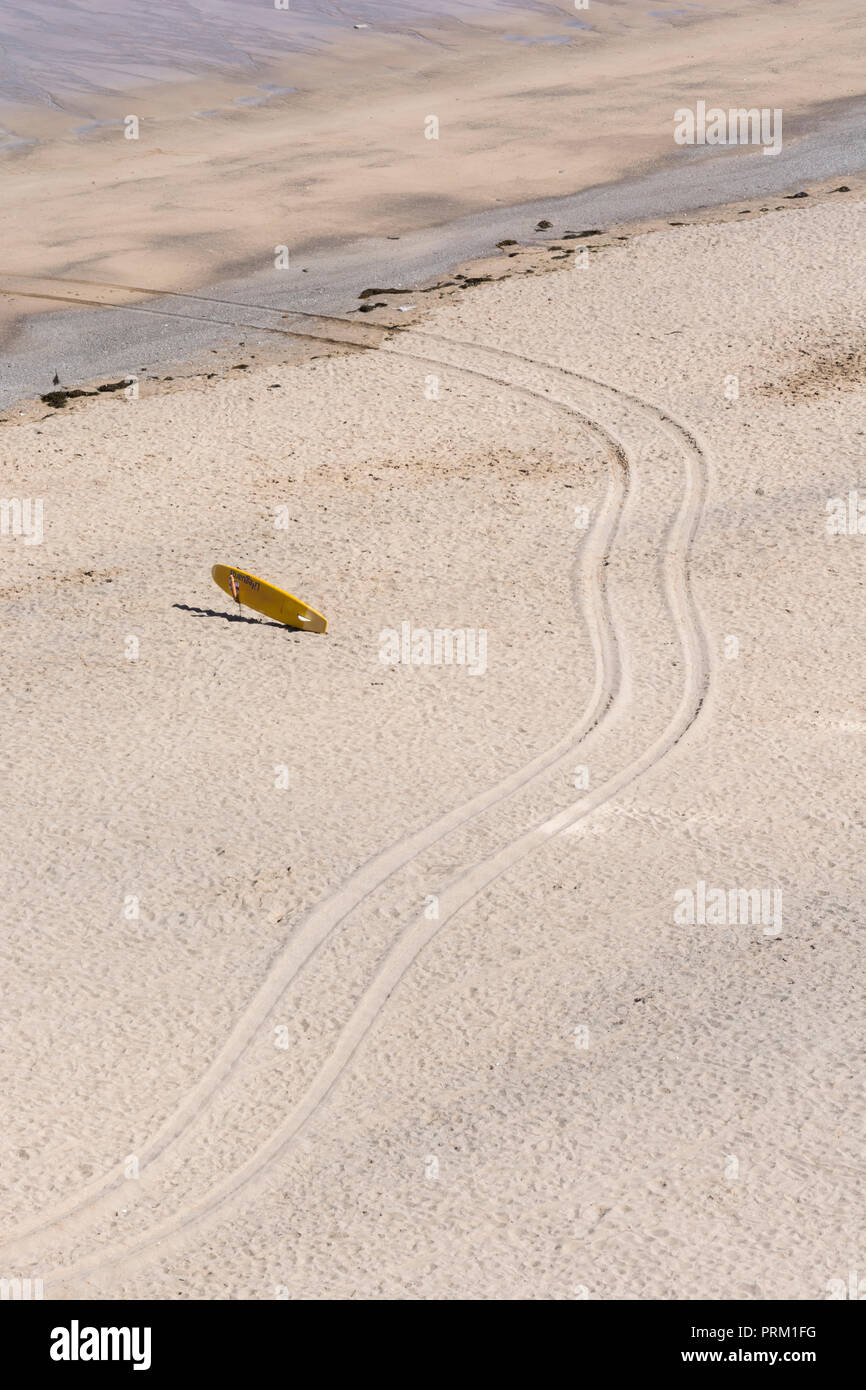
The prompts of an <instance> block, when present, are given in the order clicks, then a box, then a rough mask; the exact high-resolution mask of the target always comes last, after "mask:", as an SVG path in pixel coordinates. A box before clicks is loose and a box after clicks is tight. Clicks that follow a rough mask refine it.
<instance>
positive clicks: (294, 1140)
mask: <svg viewBox="0 0 866 1390" xmlns="http://www.w3.org/2000/svg"><path fill="white" fill-rule="evenodd" d="M864 272H866V252H864V214H863V204H862V202H861V201H860V200H859V198H858V199H854V198H853V197H848V198H846V197H845V196H844V195H841V196H839V197H837V198H836V199H835V200H834V199H833V198H830V199H828V200H827V201H825V202H821V203H818V204H816V205H814V206H810V207H808V208H805V209H804V208H802V207H800V206H796V205H795V206H794V207H792V209H791V210H790V211H789V210H787V209H786V210H785V211H783V212H779V213H771V214H768V215H766V216H764V217H761V218H759V219H755V220H750V221H748V222H746V223H744V224H741V225H731V224H727V225H724V226H713V225H706V226H694V227H689V228H682V229H670V230H667V231H660V232H655V233H653V234H652V235H648V236H645V237H640V238H637V239H634V240H632V241H629V242H627V243H623V244H621V245H619V246H614V247H612V248H610V249H607V250H602V251H600V252H598V253H597V254H596V255H595V256H594V257H593V258H592V260H591V264H590V268H589V269H588V270H586V271H577V270H572V269H570V268H565V269H563V270H561V271H560V272H559V273H556V274H546V275H539V276H532V277H526V278H518V279H513V280H509V281H507V282H505V283H502V284H500V285H486V286H481V287H479V288H478V289H476V290H474V291H472V292H471V293H469V294H466V295H464V297H463V298H462V300H461V301H460V302H459V304H456V305H443V306H441V307H438V308H436V309H434V310H433V311H432V312H431V313H430V314H429V316H428V317H427V319H426V321H425V322H424V323H423V324H419V325H416V326H413V327H412V328H411V329H410V331H409V332H407V333H405V334H400V335H398V336H396V337H395V338H393V339H392V340H391V341H390V342H389V343H387V344H385V345H384V346H383V347H382V349H381V350H380V351H378V352H371V353H367V354H363V355H354V356H350V357H343V358H335V359H332V360H327V361H316V362H312V363H308V364H307V365H302V366H286V367H279V366H277V367H275V366H269V367H267V368H263V369H257V370H250V371H248V372H245V373H243V374H240V373H235V374H233V375H232V376H231V378H227V379H221V380H218V381H214V382H212V383H209V384H208V385H207V386H206V387H204V386H199V385H194V386H190V387H187V388H184V389H183V390H180V391H178V392H176V393H175V394H171V395H164V396H152V397H148V398H142V399H140V400H138V401H135V402H132V401H125V400H123V399H122V398H121V397H117V396H115V397H111V398H109V399H101V400H99V401H98V402H92V401H85V402H81V403H78V404H76V405H74V406H72V407H70V408H69V409H67V410H66V411H63V412H59V413H57V414H55V415H52V416H50V417H49V418H47V419H45V420H43V421H41V422H33V423H27V424H22V425H20V426H17V427H15V428H12V427H8V428H7V429H6V430H5V432H4V435H3V439H4V444H5V450H4V454H5V461H4V470H3V487H4V491H5V493H7V494H8V495H10V496H41V497H44V499H45V541H44V543H43V544H42V545H34V546H29V547H27V546H25V545H24V544H23V542H22V540H20V539H18V540H13V539H12V538H9V537H6V538H4V539H3V540H2V542H0V544H2V547H3V555H4V559H5V560H6V566H7V568H6V575H5V578H4V580H3V597H4V598H5V599H6V600H7V603H6V606H5V611H6V615H7V634H6V639H5V644H4V647H5V651H4V658H5V661H4V664H5V667H6V679H7V682H8V686H9V689H10V693H11V699H10V701H9V702H8V705H7V709H8V710H9V713H7V717H6V719H5V720H4V730H3V733H4V744H5V755H4V763H5V769H4V770H5V771H6V778H5V784H6V787H7V823H6V828H5V832H4V837H5V848H6V851H7V861H8V864H9V865H10V874H9V882H8V885H7V889H6V907H7V918H8V923H9V925H8V929H7V957H8V959H7V963H6V968H5V974H6V987H5V996H6V1003H7V1009H6V1012H7V1015H8V1020H7V1028H6V1044H7V1045H6V1047H5V1048H4V1052H3V1061H2V1066H3V1076H2V1086H0V1093H2V1095H3V1098H4V1099H3V1105H4V1108H5V1111H6V1114H5V1116H4V1122H3V1125H2V1145H3V1153H2V1162H0V1168H2V1172H3V1174H4V1177H5V1181H6V1184H7V1186H6V1190H5V1196H4V1201H3V1208H4V1229H5V1231H6V1232H7V1233H8V1237H9V1241H8V1244H7V1246H6V1247H5V1249H4V1253H3V1261H2V1263H3V1268H2V1273H3V1274H4V1275H7V1276H8V1275H10V1274H16V1273H17V1274H32V1275H36V1276H41V1277H43V1278H45V1280H46V1293H47V1294H48V1296H52V1295H56V1296H59V1297H62V1296H70V1295H75V1296H84V1297H99V1298H103V1297H118V1296H134V1297H140V1298H146V1297H156V1298H175V1297H206V1298H232V1297H239V1298H273V1297H274V1296H284V1295H285V1294H286V1293H287V1295H288V1296H289V1297H291V1298H313V1297H317V1298H318V1297H327V1298H347V1297H356V1298H382V1297H386V1298H460V1297H470V1298H554V1299H559V1298H574V1297H582V1296H584V1292H585V1294H587V1295H588V1296H589V1297H591V1298H628V1297H635V1296H639V1297H645V1298H677V1299H701V1298H710V1297H719V1298H731V1299H732V1298H759V1297H760V1298H786V1299H787V1298H815V1297H818V1298H820V1297H823V1296H824V1293H825V1288H826V1284H827V1281H828V1280H829V1279H831V1278H835V1277H841V1278H843V1279H844V1278H847V1275H848V1271H849V1270H850V1269H853V1268H857V1267H858V1263H857V1262H858V1257H859V1254H860V1252H861V1251H862V1238H863V1234H862V1227H861V1224H860V1223H861V1222H862V1215H861V1213H862V1201H861V1200H860V1197H859V1195H858V1191H857V1188H856V1185H855V1182H854V1177H853V1174H854V1165H855V1163H856V1160H857V1151H858V1139H857V1137H856V1136H857V1133H858V1131H859V1122H858V1119H857V1117H858V1116H859V1115H860V1114H861V1113H862V1102H863V1097H862V1069H861V1068H860V1067H859V1060H858V1059H859V1057H860V1056H861V1055H862V1037H861V1036H860V1026H861V1024H862V1017H863V1012H862V952H861V946H860V942H861V934H862V927H863V907H862V840H861V839H860V838H859V836H858V835H857V833H856V832H857V831H858V830H859V828H860V822H861V821H862V813H861V810H860V808H861V805H862V796H861V787H860V783H861V781H862V766H863V758H862V741H863V734H864V731H866V708H864V699H866V690H864V662H863V658H862V613H863V588H862V586H863V577H862V576H863V554H864V546H866V538H864V537H863V536H836V537H830V536H828V534H827V531H826V525H825V521H826V501H827V499H828V498H831V497H836V496H843V497H845V496H847V494H848V493H849V491H850V490H852V489H855V488H858V487H859V489H860V492H861V495H862V496H864V497H866V478H864V474H863V440H864V430H866V414H864V387H863V370H862V366H863V358H862V313H863V305H862V286H863V283H864ZM530 278H531V280H532V283H530ZM444 340H450V342H446V341H444ZM454 342H460V343H462V342H471V343H473V344H480V345H481V346H480V347H475V346H473V347H464V346H453V345H452V344H453V343H454ZM858 353H859V354H860V355H859V358H858V357H857V354H858ZM509 354H519V355H520V356H519V358H518V357H513V356H510V355H509ZM525 358H528V359H531V361H530V362H526V361H525V360H523V359H525ZM545 362H550V363H555V364H557V365H558V366H559V367H560V368H562V370H561V371H556V370H553V369H551V368H549V367H545V366H542V365H539V364H541V363H545ZM431 375H435V376H436V377H438V381H439V399H438V400H428V399H426V398H425V382H426V379H427V378H428V377H429V376H431ZM731 375H734V376H736V377H737V378H738V380H739V399H738V400H736V401H731V400H726V399H725V395H724V379H725V378H726V377H728V376H731ZM491 377H493V378H495V380H491V379H490V378H491ZM587 377H591V378H597V379H598V380H600V381H602V382H605V383H608V386H607V387H606V388H600V387H596V386H594V385H592V384H591V383H588V381H587ZM274 384H278V385H279V389H271V388H272V386H273V385H274ZM427 384H428V387H429V383H427ZM518 388H522V389H518ZM545 397H550V398H551V399H545ZM554 402H555V403H554ZM575 412H577V413H575ZM284 504H285V505H287V507H288V513H289V518H290V519H289V522H288V528H287V529H285V530H281V529H278V528H276V527H275V526H274V515H275V512H276V509H277V508H278V507H280V506H281V505H284ZM583 506H586V507H588V508H589V510H590V523H591V524H590V529H589V530H588V531H586V532H581V531H580V530H577V529H575V516H576V513H575V508H576V507H583ZM693 530H694V536H693V537H692V531H693ZM217 560H220V561H227V562H234V563H237V564H239V565H242V566H245V567H246V568H248V569H250V570H252V571H253V572H254V573H259V574H262V575H264V576H265V577H267V578H269V579H272V580H273V581H274V582H277V583H282V584H284V585H285V586H286V587H288V588H289V589H291V590H292V591H293V592H296V593H298V594H300V595H301V596H302V597H303V598H304V599H305V600H307V601H308V602H310V603H312V604H313V605H315V606H316V607H317V608H321V609H322V611H324V612H325V613H326V614H327V615H328V616H329V618H330V620H331V629H330V631H329V633H328V635H327V636H326V637H323V638H314V637H309V636H308V637H304V636H301V635H293V634H288V633H287V632H285V631H284V630H280V629H277V628H275V627H271V626H267V625H259V624H252V623H249V624H248V623H238V622H230V621H226V619H225V618H224V617H223V616H219V615H221V614H226V613H229V612H230V609H231V605H230V604H229V603H228V602H227V601H226V600H225V599H224V596H223V595H221V594H220V593H219V591H218V590H217V589H216V588H215V586H214V585H213V584H212V583H211V581H210V577H209V570H210V566H211V564H212V563H214V562H215V561H217ZM196 610H204V612H202V611H196ZM403 620H408V621H410V622H411V623H412V624H413V626H415V627H417V628H421V627H424V628H431V629H432V628H445V627H457V626H459V627H468V628H474V629H479V630H481V629H483V630H485V631H486V633H487V642H488V647H487V662H488V665H487V670H486V673H485V674H483V675H476V676H473V675H471V674H470V673H469V671H468V670H467V669H466V668H461V667H452V668H445V667H439V668H437V667H433V666H429V667H425V666H403V665H398V666H394V667H391V666H384V665H383V664H382V663H381V662H380V661H379V656H378V653H379V633H380V631H381V630H382V629H383V628H388V627H396V628H399V626H400V623H401V622H402V621H403ZM129 635H133V636H135V637H137V638H138V640H139V644H140V646H139V655H138V659H137V660H127V659H126V658H125V655H124V651H125V643H126V641H127V638H128V636H129ZM731 636H734V637H736V638H737V639H738V641H739V653H738V655H737V656H736V657H734V658H733V659H728V657H726V639H727V638H729V637H731ZM731 649H732V648H731V644H730V643H728V646H727V650H728V651H730V650H731ZM283 764H285V765H287V766H288V788H287V789H285V790H281V789H278V788H277V787H275V785H274V783H275V766H278V765H283ZM581 767H585V768H586V769H587V777H588V782H589V786H588V788H587V789H586V790H582V789H579V788H578V789H576V788H575V781H574V772H575V769H576V768H581ZM485 793H491V795H489V796H487V797H486V801H487V803H489V804H483V805H479V804H478V798H479V797H482V794H485ZM483 799H484V798H483V797H482V800H483ZM467 806H468V812H469V814H470V815H471V813H472V812H473V811H477V812H478V814H477V815H475V816H474V817H472V818H471V819H469V820H467V821H465V822H464V823H459V822H460V817H461V814H462V813H461V811H460V808H466V807H467ZM442 817H450V819H447V820H446V821H445V823H444V826H443V825H441V824H440V825H439V826H438V827H437V825H436V823H437V821H439V819H440V818H442ZM554 817H560V818H559V819H556V820H552V818H554ZM539 825H541V826H542V829H541V830H540V831H539V832H538V833H537V834H536V835H535V836H534V837H533V836H531V835H530V836H529V837H527V831H528V830H529V829H530V828H531V827H536V826H539ZM430 827H433V828H430ZM443 830H444V832H445V833H440V832H441V831H443ZM394 846H397V848H396V849H395V848H393V847H394ZM359 866H366V867H364V868H360V867H359ZM353 875H354V877H353ZM699 879H701V880H704V881H706V883H707V884H710V885H718V886H723V887H725V888H753V887H759V888H761V887H764V888H773V887H778V888H781V890H782V895H783V904H784V906H783V917H782V928H781V931H780V932H779V933H778V934H768V933H766V932H765V931H764V930H763V928H762V926H761V925H757V926H749V925H745V926H733V927H731V928H727V927H724V926H709V925H705V926H700V925H695V926H685V925H679V924H677V923H675V921H674V905H675V895H676V893H677V892H678V890H680V889H684V888H688V887H692V888H693V887H694V886H695V885H696V883H697V881H698V880H699ZM430 894H436V895H438V896H439V916H438V918H436V917H435V916H431V915H427V916H425V915H424V906H425V900H426V896H427V895H430ZM129 895H135V896H136V897H138V898H139V899H140V915H139V917H138V919H137V920H134V919H133V920H128V919H126V918H125V916H124V900H125V899H126V898H127V897H128V896H129ZM279 1027H284V1028H285V1030H286V1031H285V1033H284V1034H282V1035H278V1034H277V1033H275V1029H277V1028H279ZM580 1028H586V1029H588V1037H586V1038H582V1037H581V1035H580V1034H577V1035H576V1033H575V1030H576V1029H580ZM280 1038H281V1040H282V1041H283V1042H285V1043H286V1046H285V1047H281V1046H277V1045H275V1043H276V1041H278V1040H280ZM582 1041H586V1042H587V1044H588V1045H587V1046H585V1047H584V1046H578V1045H577V1044H578V1043H580V1042H582ZM130 1156H136V1157H137V1159H138V1162H139V1166H140V1176H139V1177H138V1178H124V1176H123V1165H124V1163H125V1162H126V1163H127V1165H128V1171H132V1170H133V1165H129V1162H128V1160H129V1158H130ZM64 1216H65V1219H64V1220H63V1221H62V1223H61V1222H60V1221H59V1220H58V1218H60V1217H64ZM28 1232H29V1234H28ZM278 1291H279V1292H278ZM582 1291H584V1292H582Z"/></svg>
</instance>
